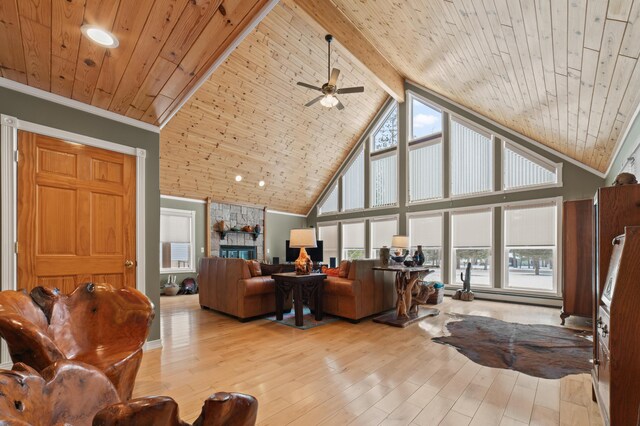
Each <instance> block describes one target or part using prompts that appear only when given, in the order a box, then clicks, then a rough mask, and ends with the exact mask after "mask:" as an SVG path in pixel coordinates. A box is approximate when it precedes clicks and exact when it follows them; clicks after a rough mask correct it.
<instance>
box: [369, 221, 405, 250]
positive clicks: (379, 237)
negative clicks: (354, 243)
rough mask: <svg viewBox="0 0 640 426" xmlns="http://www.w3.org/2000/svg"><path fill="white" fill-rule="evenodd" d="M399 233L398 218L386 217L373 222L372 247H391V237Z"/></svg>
mask: <svg viewBox="0 0 640 426" xmlns="http://www.w3.org/2000/svg"><path fill="white" fill-rule="evenodd" d="M397 234H398V220H397V219H396V218H393V219H384V220H374V221H372V222H371V248H373V249H379V248H382V247H384V246H387V247H391V238H392V237H393V236H394V235H397Z"/></svg>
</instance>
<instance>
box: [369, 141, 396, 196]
mask: <svg viewBox="0 0 640 426" xmlns="http://www.w3.org/2000/svg"><path fill="white" fill-rule="evenodd" d="M397 201H398V162H397V155H396V153H395V152H394V153H392V154H387V155H380V156H376V157H372V158H371V207H381V206H389V205H393V204H395V203H396V202H397Z"/></svg>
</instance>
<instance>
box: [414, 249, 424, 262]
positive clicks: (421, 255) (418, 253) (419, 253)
mask: <svg viewBox="0 0 640 426" xmlns="http://www.w3.org/2000/svg"><path fill="white" fill-rule="evenodd" d="M413 260H414V261H415V262H416V265H418V266H422V264H423V263H424V260H425V259H424V253H423V252H422V246H418V250H416V252H415V253H414V254H413Z"/></svg>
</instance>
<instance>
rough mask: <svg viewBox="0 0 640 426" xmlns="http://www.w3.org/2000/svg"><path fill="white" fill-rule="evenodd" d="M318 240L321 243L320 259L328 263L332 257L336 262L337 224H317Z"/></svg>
mask: <svg viewBox="0 0 640 426" xmlns="http://www.w3.org/2000/svg"><path fill="white" fill-rule="evenodd" d="M318 240H320V241H322V258H323V259H324V263H330V259H331V258H332V257H334V258H335V259H336V262H337V261H338V259H339V258H338V224H331V225H322V224H318Z"/></svg>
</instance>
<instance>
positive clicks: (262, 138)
mask: <svg viewBox="0 0 640 426" xmlns="http://www.w3.org/2000/svg"><path fill="white" fill-rule="evenodd" d="M324 35H325V31H324V30H323V29H322V28H320V27H319V26H318V25H317V24H316V23H315V21H313V20H311V19H310V18H309V17H308V15H306V14H304V13H303V12H301V11H300V10H299V9H298V7H297V6H296V5H295V4H294V3H292V2H291V1H288V0H287V1H285V0H283V1H281V2H280V3H279V4H278V5H277V6H276V7H275V8H274V9H273V10H272V11H271V12H270V13H269V14H268V15H267V16H266V17H265V19H264V20H263V21H262V22H261V23H260V24H259V25H258V27H257V28H256V30H255V31H254V32H253V33H252V34H250V35H249V36H248V37H247V38H246V39H245V40H244V41H243V42H242V43H241V44H240V46H239V47H238V48H237V49H236V50H234V51H233V53H232V54H231V55H230V56H229V58H228V59H227V61H226V62H225V63H224V64H223V65H222V66H220V67H219V68H218V69H217V70H216V72H215V73H214V74H213V75H212V76H211V78H210V79H209V80H208V81H207V82H206V83H205V84H204V85H203V86H202V87H201V88H200V89H199V90H198V91H197V92H196V94H195V95H194V96H193V97H192V98H191V99H190V100H189V102H188V103H187V104H185V106H184V107H183V108H182V109H181V110H180V111H179V112H178V114H176V116H175V117H174V118H173V119H172V120H171V121H170V122H169V124H168V125H167V126H166V127H165V128H164V129H163V130H162V132H161V152H160V156H161V159H160V168H161V181H160V189H161V192H162V193H163V194H169V195H177V196H190V197H193V196H199V197H207V196H212V197H213V198H214V199H215V200H217V201H228V202H241V203H243V204H254V205H260V206H268V207H269V208H272V209H277V210H283V211H288V212H295V213H303V214H306V213H307V212H308V209H309V207H310V206H311V205H313V203H314V202H315V200H316V198H317V197H318V196H319V193H320V192H321V191H322V189H323V187H324V186H325V185H326V183H327V182H328V181H329V180H330V178H331V177H332V176H333V174H334V173H335V172H336V170H337V168H338V167H339V166H340V164H341V163H342V161H343V160H344V159H345V158H346V156H347V154H348V152H349V151H350V150H351V148H352V147H353V146H354V144H355V143H356V141H357V139H358V138H359V136H360V135H361V133H362V132H363V130H364V129H365V127H366V126H367V125H368V123H369V122H370V121H371V120H372V119H373V117H374V115H375V114H376V112H377V111H378V110H379V109H380V108H381V107H382V105H383V104H384V101H385V100H386V99H387V95H386V93H385V92H384V91H382V89H380V88H379V86H378V85H377V84H376V82H375V81H374V80H373V78H372V77H371V75H370V73H368V72H366V71H365V70H364V69H363V67H361V66H360V65H358V64H357V62H356V61H355V60H354V59H353V58H352V57H351V55H350V54H348V53H347V52H346V50H345V49H344V48H343V47H342V46H341V45H340V43H339V42H334V44H333V52H332V62H333V66H335V67H337V68H339V69H340V70H341V74H340V79H339V81H338V82H339V84H340V85H341V86H342V87H346V86H357V85H364V86H365V92H364V93H357V94H351V95H343V96H340V100H341V101H342V103H343V104H344V105H345V109H344V110H342V111H339V110H337V109H336V108H332V109H326V108H323V107H322V106H321V105H320V104H319V103H318V104H315V105H314V106H312V107H308V108H305V107H304V104H305V103H306V102H307V101H309V100H311V99H313V98H314V97H316V95H317V93H316V92H313V91H310V90H307V89H304V88H302V87H299V86H296V82H297V81H305V82H309V83H311V84H317V85H318V86H321V85H322V84H323V83H324V82H326V79H327V74H326V66H327V63H326V61H327V56H326V54H327V52H326V48H327V47H326V42H325V41H324ZM236 175H241V176H242V177H243V180H242V181H241V182H236V181H235V179H234V178H235V176H236ZM260 180H264V181H265V182H266V185H265V186H264V187H262V188H261V187H259V186H258V182H259V181H260Z"/></svg>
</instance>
